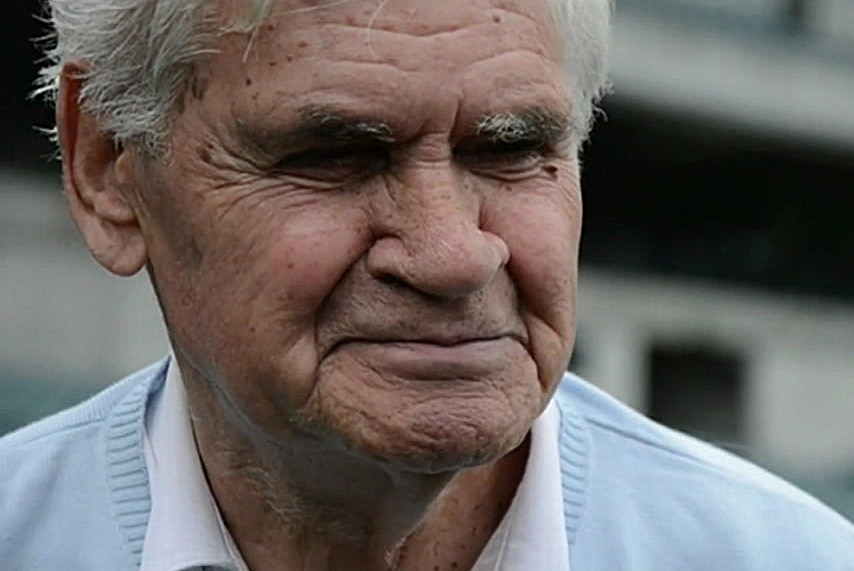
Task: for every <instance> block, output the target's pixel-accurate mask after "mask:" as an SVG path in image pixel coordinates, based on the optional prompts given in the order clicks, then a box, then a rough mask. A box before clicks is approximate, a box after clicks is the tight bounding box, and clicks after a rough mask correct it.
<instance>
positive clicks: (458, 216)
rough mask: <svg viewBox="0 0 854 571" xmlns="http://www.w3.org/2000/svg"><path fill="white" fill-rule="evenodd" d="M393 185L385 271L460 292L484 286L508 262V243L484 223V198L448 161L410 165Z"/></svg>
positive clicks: (430, 288) (440, 291)
mask: <svg viewBox="0 0 854 571" xmlns="http://www.w3.org/2000/svg"><path fill="white" fill-rule="evenodd" d="M396 183H397V185H396V187H395V188H391V189H389V196H390V198H391V201H390V202H391V204H390V205H389V206H390V209H391V211H390V212H387V213H386V214H387V215H389V218H388V220H389V221H390V222H391V224H390V226H389V228H388V230H389V231H388V232H387V234H388V235H389V237H388V238H387V239H386V240H392V241H394V242H396V245H394V246H393V245H391V244H388V243H387V244H386V250H385V254H384V255H383V254H382V248H380V255H379V256H378V257H376V258H375V261H378V260H382V261H383V263H381V264H378V265H377V264H375V268H381V271H382V272H383V273H386V274H392V275H394V276H395V277H396V278H397V279H399V280H402V281H405V282H407V283H409V284H410V285H411V286H412V287H415V288H417V289H420V290H422V291H425V292H427V293H430V294H433V295H440V296H447V297H459V296H463V295H467V294H469V293H472V292H475V291H477V290H479V289H482V288H483V287H485V286H486V285H487V284H489V282H491V281H492V278H493V277H494V276H495V274H496V273H497V272H498V270H499V269H500V268H501V267H502V266H503V265H504V264H505V263H506V262H507V258H508V254H507V248H506V246H505V245H504V244H503V242H502V241H501V240H500V239H499V238H498V237H497V236H495V235H493V234H490V233H489V232H486V231H484V230H483V229H482V228H481V227H480V210H481V200H480V198H479V197H478V196H477V194H476V193H475V191H474V188H473V187H472V186H471V184H470V183H468V182H467V181H465V180H464V179H463V175H461V174H460V173H458V172H456V171H455V169H454V168H453V165H452V164H450V162H449V161H442V162H436V163H430V164H421V165H417V166H415V167H412V168H410V169H408V170H407V172H406V173H405V175H404V176H401V177H399V178H398V179H397V180H396Z"/></svg>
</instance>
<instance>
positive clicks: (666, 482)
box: [0, 363, 854, 571]
mask: <svg viewBox="0 0 854 571" xmlns="http://www.w3.org/2000/svg"><path fill="white" fill-rule="evenodd" d="M165 371H166V364H165V363H159V364H157V365H154V366H152V367H149V368H147V369H145V370H142V371H140V372H138V373H136V374H134V375H132V376H130V377H128V378H127V379H125V380H123V381H122V382H120V383H118V384H116V385H114V386H112V387H111V388H109V389H107V390H106V391H104V392H102V393H100V394H99V395H96V396H95V397H93V398H92V399H90V400H89V401H87V402H85V403H83V404H81V405H79V406H77V407H75V408H72V409H69V410H67V411H65V412H62V413H60V414H58V415H55V416H52V417H50V418H47V419H45V420H43V421H41V422H38V423H36V424H34V425H31V426H29V427H27V428H24V429H22V430H19V431H18V432H16V433H13V434H11V435H8V436H6V437H4V438H3V439H0V570H2V571H42V570H45V571H48V570H50V571H131V570H136V569H138V567H139V563H140V554H141V550H142V543H143V538H144V537H145V531H146V526H147V523H148V515H149V511H150V506H151V502H150V497H149V489H148V478H147V473H146V468H145V457H144V453H143V426H144V420H145V410H146V405H147V403H148V400H149V397H150V396H151V394H152V393H154V392H155V391H157V390H159V389H160V388H161V387H162V385H163V381H164V378H165ZM556 398H557V399H558V404H559V408H560V412H561V440H560V452H561V463H562V477H563V491H564V513H565V518H566V533H567V541H568V542H569V549H570V558H571V563H572V570H573V571H623V570H626V571H628V570H631V571H676V570H685V571H748V570H750V571H788V570H792V571H794V570H797V571H854V527H852V526H851V525H850V524H849V523H847V522H846V521H845V520H843V519H842V518H841V517H840V516H838V515H836V514H834V513H833V512H831V511H830V510H829V509H827V508H826V507H824V506H823V505H821V504H820V503H819V502H817V501H816V500H814V499H812V498H811V497H809V496H807V495H805V494H803V493H802V492H800V491H798V490H796V489H795V488H793V487H791V486H789V485H788V484H786V483H784V482H782V481H780V480H779V479H777V478H775V477H773V476H771V475H770V474H768V473H767V472H765V471H763V470H761V469H759V468H757V467H755V466H753V465H751V464H748V463H746V462H744V461H742V460H739V459H737V458H735V457H734V456H731V455H729V454H727V453H725V452H722V451H720V450H718V449H715V448H713V447H711V446H708V445H706V444H703V443H700V442H698V441H696V440H694V439H692V438H689V437H687V436H684V435H682V434H679V433H676V432H674V431H671V430H668V429H666V428H663V427H661V426H659V425H657V424H655V423H653V422H651V421H649V420H648V419H646V418H644V417H642V416H640V415H638V414H637V413H635V412H633V411H631V410H630V409H628V408H626V407H625V406H623V405H621V404H619V403H618V402H617V401H615V400H613V399H612V398H610V397H608V396H606V395H605V394H603V393H602V392H600V391H598V390H596V389H595V388H593V387H591V386H590V385H588V384H587V383H585V382H584V381H581V380H580V379H578V378H576V377H573V376H569V375H568V376H567V377H566V378H565V379H564V382H563V383H562V385H561V388H560V390H559V391H558V395H557V397H556ZM531 571H540V570H531ZM541 571H548V570H541Z"/></svg>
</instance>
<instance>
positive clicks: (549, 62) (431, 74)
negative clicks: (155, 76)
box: [207, 0, 572, 129]
mask: <svg viewBox="0 0 854 571" xmlns="http://www.w3.org/2000/svg"><path fill="white" fill-rule="evenodd" d="M548 6H549V5H548V4H547V3H546V1H545V0H429V1H428V0H382V1H377V0H337V1H336V0H322V1H317V0H315V1H313V2H309V1H307V0H279V1H276V2H272V3H270V4H267V5H264V6H263V7H266V12H264V13H263V14H261V13H258V14H255V16H256V17H258V18H259V19H258V20H257V22H258V23H259V25H258V26H257V27H256V28H254V29H253V31H252V32H250V33H248V34H246V33H234V34H226V35H225V36H224V37H222V38H221V43H220V46H219V48H220V49H219V53H218V54H217V55H216V56H214V57H213V58H212V59H211V60H210V61H209V62H208V66H207V68H208V69H207V72H208V74H209V76H210V77H211V83H212V85H218V86H219V88H218V89H216V91H218V92H219V93H220V94H221V98H220V107H221V108H222V106H224V105H225V104H226V102H227V103H228V106H229V108H230V113H231V114H232V115H234V116H239V117H240V120H241V121H250V120H253V119H254V120H255V121H256V122H259V123H260V122H261V121H262V118H263V121H265V122H268V123H269V122H272V121H273V120H274V118H275V117H276V116H278V117H287V116H289V115H293V113H294V110H295V109H299V108H312V107H315V106H318V105H321V106H324V107H335V108H348V109H350V110H351V111H352V113H353V114H356V115H365V116H371V117H375V116H377V115H378V114H382V115H383V116H384V117H387V118H392V117H391V116H392V115H399V116H400V117H397V119H396V120H395V121H394V122H395V123H398V124H404V123H408V124H410V125H409V126H410V128H412V129H415V128H416V127H415V123H416V121H414V120H406V119H405V117H407V116H409V117H412V116H418V115H420V116H421V117H422V118H423V120H424V121H425V122H431V121H436V123H437V124H436V125H434V126H432V127H435V128H436V129H445V128H450V123H453V122H454V121H455V116H454V113H459V114H460V115H461V116H456V119H461V120H463V122H464V123H465V122H468V123H471V122H472V121H475V120H476V118H477V117H478V116H485V115H488V114H496V113H497V114H501V113H508V112H510V113H518V112H527V111H530V110H533V109H536V110H540V109H548V110H550V112H551V113H554V114H556V115H561V114H569V110H570V108H571V107H572V103H571V102H570V101H568V93H567V92H566V82H565V78H564V71H565V70H564V66H563V63H562V50H561V49H560V42H559V41H558V34H557V31H556V29H555V25H554V20H553V19H552V18H551V15H550V12H549V9H548ZM231 8H232V9H237V10H238V11H237V12H235V13H232V14H229V17H231V18H236V17H241V18H244V21H245V18H246V17H247V16H250V15H248V14H246V13H245V12H242V13H241V12H240V10H245V9H246V8H247V5H246V4H245V3H241V4H232V5H231ZM262 16H263V17H262ZM453 110H456V111H453ZM468 115H470V117H463V116H468ZM440 117H441V119H440ZM392 119H394V118H392ZM423 127H424V125H423V124H422V128H423ZM428 128H430V127H428Z"/></svg>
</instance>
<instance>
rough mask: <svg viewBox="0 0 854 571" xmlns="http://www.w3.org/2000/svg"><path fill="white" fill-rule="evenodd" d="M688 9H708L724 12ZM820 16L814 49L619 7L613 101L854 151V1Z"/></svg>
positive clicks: (824, 9)
mask: <svg viewBox="0 0 854 571" xmlns="http://www.w3.org/2000/svg"><path fill="white" fill-rule="evenodd" d="M683 1H684V2H685V3H692V4H704V5H707V6H710V5H713V4H716V3H717V2H718V0H691V1H690V2H688V1H687V0H683ZM736 4H739V2H735V0H733V1H732V2H727V3H726V6H721V7H720V9H721V10H725V11H726V10H730V11H731V10H732V8H733V6H735V5H736ZM766 4H768V2H767V1H760V0H754V1H752V2H749V3H743V5H741V8H742V10H741V11H742V12H745V14H746V12H749V11H757V10H760V9H761V8H762V6H764V5H766ZM641 5H642V2H641ZM818 7H819V8H820V10H817V13H816V16H815V21H814V26H813V27H814V30H813V31H814V33H815V34H817V35H818V40H816V43H810V42H809V41H794V40H793V41H787V40H786V38H785V36H780V37H772V36H767V35H766V36H763V35H762V33H759V32H757V33H755V34H749V33H740V34H738V33H728V32H727V30H723V29H721V28H720V27H715V26H713V25H707V23H706V22H705V21H704V20H703V18H697V19H696V20H691V19H688V20H686V19H684V18H677V17H669V16H667V15H666V14H662V13H661V12H660V11H653V10H649V12H648V13H647V12H645V11H644V10H641V9H637V8H635V9H632V10H620V6H619V2H618V9H617V18H616V25H615V31H614V45H613V57H612V60H613V65H612V69H613V74H612V75H613V80H614V86H615V90H614V95H613V97H614V98H615V99H622V100H624V101H628V102H631V103H632V104H633V105H638V104H645V105H648V106H651V107H659V108H664V109H667V110H668V112H670V113H683V114H687V115H693V116H700V117H706V118H709V119H712V120H725V121H728V122H730V123H731V124H734V125H742V126H744V127H746V128H750V129H757V130H761V131H763V132H766V133H771V134H776V135H778V136H783V137H793V138H794V139H795V140H801V141H807V140H812V141H816V142H819V143H825V144H831V145H835V146H838V147H840V148H848V149H852V148H854V113H852V112H851V102H852V101H854V1H852V0H825V1H824V2H823V3H821V4H819V5H818ZM760 11H761V10H760ZM822 39H826V40H827V42H828V44H826V46H827V49H824V47H822V46H823V44H822V43H821V40H822ZM833 42H836V43H835V44H834V43H833ZM849 46H850V48H851V49H846V48H847V47H849ZM830 52H836V53H837V56H838V57H833V56H831V55H829V53H830Z"/></svg>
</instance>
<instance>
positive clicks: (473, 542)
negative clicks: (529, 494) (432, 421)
mask: <svg viewBox="0 0 854 571" xmlns="http://www.w3.org/2000/svg"><path fill="white" fill-rule="evenodd" d="M191 402H192V403H193V406H194V409H195V408H199V410H193V413H194V414H193V415H192V416H193V417H194V418H205V419H206V422H204V423H200V422H196V421H195V420H194V422H193V424H194V430H195V434H196V439H197V443H198V447H199V452H200V455H201V458H202V464H203V466H204V468H205V472H206V475H207V478H208V482H209V484H210V487H211V490H212V492H213V495H214V497H215V499H216V501H217V504H218V506H219V508H220V511H221V513H222V515H223V519H224V520H225V523H226V525H227V527H228V529H229V531H230V532H231V534H232V536H233V538H234V540H235V542H236V543H237V545H238V547H239V549H240V552H241V553H242V555H243V557H244V558H245V560H246V562H247V564H248V565H249V567H250V569H252V570H253V571H265V570H267V569H271V570H272V569H276V570H279V569H302V570H304V571H326V570H331V569H363V570H365V571H389V570H392V569H393V570H396V571H404V570H409V569H439V570H445V569H448V570H450V569H470V568H471V567H472V566H473V565H474V563H475V561H476V560H477V557H478V555H479V554H480V552H481V551H482V549H483V547H484V546H485V545H486V543H487V541H488V540H489V537H490V536H491V535H492V534H493V532H494V531H495V529H496V528H497V526H498V524H499V523H500V521H501V519H502V517H503V516H504V514H505V512H506V510H507V508H508V507H509V505H510V502H511V500H512V498H513V495H514V494H515V491H516V487H517V485H518V483H519V481H520V480H521V477H522V474H523V472H524V467H525V463H526V460H527V454H528V442H527V439H526V441H525V443H524V444H523V445H522V446H520V447H519V448H517V449H516V450H514V451H513V452H511V453H510V454H508V455H507V456H505V457H503V458H501V459H499V460H497V461H495V462H493V463H491V464H487V465H483V466H478V467H473V468H468V469H464V470H460V471H458V472H454V473H442V474H413V473H405V472H399V471H395V470H394V468H393V467H389V466H386V465H380V464H378V463H376V462H369V461H366V460H364V459H361V458H358V457H356V456H354V455H352V454H349V453H344V452H342V450H341V449H340V448H338V447H331V446H329V445H326V444H324V442H323V441H321V440H318V439H313V438H311V437H296V438H294V439H292V440H293V441H290V442H288V443H287V444H286V445H283V444H280V443H277V444H276V445H275V447H274V446H273V445H271V444H268V443H258V442H255V441H254V440H253V441H251V442H250V441H249V440H248V439H246V438H241V437H238V436H235V434H236V431H234V430H225V429H224V426H225V424H224V423H223V422H208V421H207V419H211V418H212V416H211V415H215V412H214V410H213V408H211V409H210V410H201V409H208V407H206V406H204V400H201V401H200V400H199V399H191ZM199 405H201V406H199Z"/></svg>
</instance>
